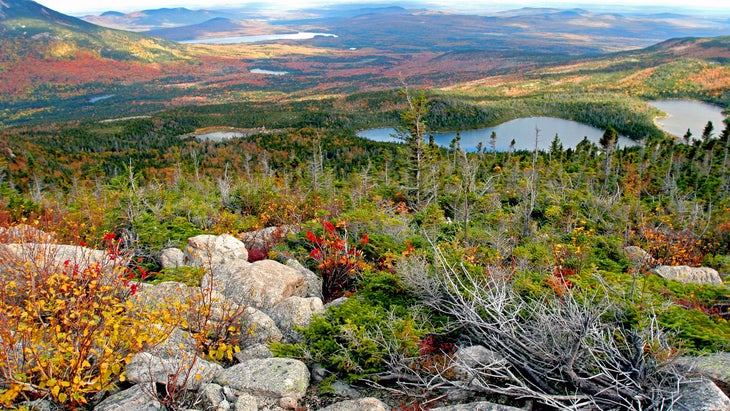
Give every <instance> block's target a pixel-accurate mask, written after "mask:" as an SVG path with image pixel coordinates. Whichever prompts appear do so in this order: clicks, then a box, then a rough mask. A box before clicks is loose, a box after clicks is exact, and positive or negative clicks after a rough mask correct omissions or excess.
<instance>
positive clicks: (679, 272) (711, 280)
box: [652, 265, 722, 285]
mask: <svg viewBox="0 0 730 411" xmlns="http://www.w3.org/2000/svg"><path fill="white" fill-rule="evenodd" d="M652 271H653V272H655V273H656V274H658V275H660V276H661V277H662V278H664V279H666V280H676V281H679V282H680V283H695V284H712V285H722V277H720V273H718V272H717V270H715V269H714V268H709V267H689V266H686V265H676V266H672V265H660V266H658V267H655V268H654V269H653V270H652Z"/></svg>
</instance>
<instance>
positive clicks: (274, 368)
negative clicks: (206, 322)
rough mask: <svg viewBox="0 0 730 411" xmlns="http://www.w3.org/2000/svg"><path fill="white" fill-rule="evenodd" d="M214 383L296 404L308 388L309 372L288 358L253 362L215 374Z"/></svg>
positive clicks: (296, 361)
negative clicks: (293, 401) (289, 399)
mask: <svg viewBox="0 0 730 411" xmlns="http://www.w3.org/2000/svg"><path fill="white" fill-rule="evenodd" d="M213 381H214V382H216V383H217V384H220V385H224V386H225V385H227V386H230V387H231V388H233V390H235V391H240V392H243V393H247V394H251V395H254V396H256V397H263V398H273V399H278V398H282V397H291V398H294V399H297V400H298V399H301V398H302V397H304V394H305V393H306V391H307V388H308V387H309V369H307V366H306V365H305V364H304V363H303V362H301V361H298V360H293V359H288V358H265V359H255V360H249V361H246V362H243V363H240V364H236V365H234V366H233V367H230V368H226V369H223V370H219V371H217V372H216V374H215V378H214V380H213Z"/></svg>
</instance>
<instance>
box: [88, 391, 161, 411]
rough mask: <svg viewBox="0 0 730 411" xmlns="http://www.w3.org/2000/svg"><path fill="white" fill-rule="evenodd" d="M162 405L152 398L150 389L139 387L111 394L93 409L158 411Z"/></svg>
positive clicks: (104, 410) (97, 410) (99, 410)
mask: <svg viewBox="0 0 730 411" xmlns="http://www.w3.org/2000/svg"><path fill="white" fill-rule="evenodd" d="M162 409H163V408H162V404H160V402H159V401H157V399H156V398H155V397H154V395H153V391H152V387H149V388H147V389H144V388H142V386H140V385H134V386H132V387H131V388H129V389H127V390H124V391H120V392H118V393H115V394H112V395H111V396H109V397H108V398H106V399H105V400H104V401H102V402H100V403H99V404H97V405H96V407H94V411H159V410H162Z"/></svg>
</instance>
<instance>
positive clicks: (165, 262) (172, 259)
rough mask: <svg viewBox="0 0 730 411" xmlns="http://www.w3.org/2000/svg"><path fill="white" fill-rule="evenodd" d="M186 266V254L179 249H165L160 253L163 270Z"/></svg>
mask: <svg viewBox="0 0 730 411" xmlns="http://www.w3.org/2000/svg"><path fill="white" fill-rule="evenodd" d="M183 265H185V254H184V253H183V252H182V250H181V249H179V248H165V249H164V250H162V251H160V266H161V267H162V268H179V267H182V266H183Z"/></svg>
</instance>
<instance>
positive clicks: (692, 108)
mask: <svg viewBox="0 0 730 411" xmlns="http://www.w3.org/2000/svg"><path fill="white" fill-rule="evenodd" d="M649 105H650V106H652V107H655V108H657V109H659V110H661V111H663V112H665V113H666V116H665V117H658V118H657V119H656V120H655V122H656V124H657V126H658V127H659V128H661V129H662V130H664V132H666V133H669V134H672V135H675V136H677V137H680V138H681V137H683V136H684V134H685V133H686V132H687V129H689V130H690V132H692V136H693V137H694V138H697V139H699V138H700V137H701V136H702V131H704V129H705V125H707V122H708V121H712V125H713V126H714V128H715V131H714V133H713V135H714V136H717V135H718V134H719V133H720V131H722V129H723V127H725V126H724V124H723V120H724V119H725V116H724V115H723V114H722V108H721V107H718V106H713V105H712V104H707V103H702V102H699V101H694V100H657V101H652V102H649Z"/></svg>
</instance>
